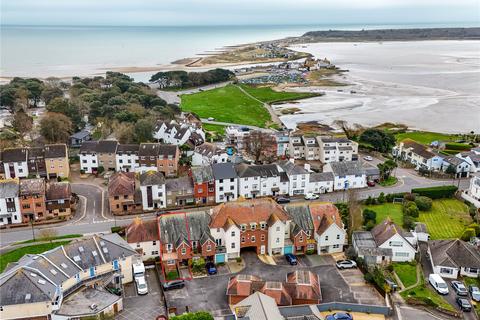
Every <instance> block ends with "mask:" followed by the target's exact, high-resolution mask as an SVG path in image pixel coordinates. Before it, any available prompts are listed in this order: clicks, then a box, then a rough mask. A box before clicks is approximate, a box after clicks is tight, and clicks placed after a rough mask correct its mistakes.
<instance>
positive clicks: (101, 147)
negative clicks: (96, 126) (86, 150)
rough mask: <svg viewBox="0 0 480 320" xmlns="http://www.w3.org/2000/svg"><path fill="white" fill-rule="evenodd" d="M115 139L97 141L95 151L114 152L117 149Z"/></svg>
mask: <svg viewBox="0 0 480 320" xmlns="http://www.w3.org/2000/svg"><path fill="white" fill-rule="evenodd" d="M117 145H118V141H117V140H100V141H98V144H97V147H96V151H97V152H98V153H115V152H116V151H117Z"/></svg>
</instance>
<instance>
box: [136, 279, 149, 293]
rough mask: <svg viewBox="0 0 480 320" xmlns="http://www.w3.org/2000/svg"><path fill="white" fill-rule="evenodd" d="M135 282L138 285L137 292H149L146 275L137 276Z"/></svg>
mask: <svg viewBox="0 0 480 320" xmlns="http://www.w3.org/2000/svg"><path fill="white" fill-rule="evenodd" d="M135 283H136V285H137V293H138V294H139V295H144V294H147V293H148V286H147V282H146V281H145V277H137V278H135Z"/></svg>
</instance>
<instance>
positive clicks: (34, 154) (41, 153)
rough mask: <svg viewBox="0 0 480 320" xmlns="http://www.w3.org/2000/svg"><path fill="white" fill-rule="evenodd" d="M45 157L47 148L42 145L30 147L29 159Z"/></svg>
mask: <svg viewBox="0 0 480 320" xmlns="http://www.w3.org/2000/svg"><path fill="white" fill-rule="evenodd" d="M43 158H45V150H44V149H43V148H41V147H34V148H30V149H28V159H29V160H34V159H43Z"/></svg>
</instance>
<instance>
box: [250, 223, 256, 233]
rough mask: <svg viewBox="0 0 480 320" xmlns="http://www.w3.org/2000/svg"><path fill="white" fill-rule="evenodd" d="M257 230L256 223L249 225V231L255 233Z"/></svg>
mask: <svg viewBox="0 0 480 320" xmlns="http://www.w3.org/2000/svg"><path fill="white" fill-rule="evenodd" d="M256 229H257V224H256V223H251V224H250V230H252V231H255V230H256Z"/></svg>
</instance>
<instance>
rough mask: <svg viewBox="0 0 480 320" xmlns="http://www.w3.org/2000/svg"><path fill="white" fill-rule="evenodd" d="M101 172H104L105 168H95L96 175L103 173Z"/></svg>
mask: <svg viewBox="0 0 480 320" xmlns="http://www.w3.org/2000/svg"><path fill="white" fill-rule="evenodd" d="M103 171H105V168H104V167H103V166H99V167H98V168H97V173H98V174H101V173H103Z"/></svg>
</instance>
